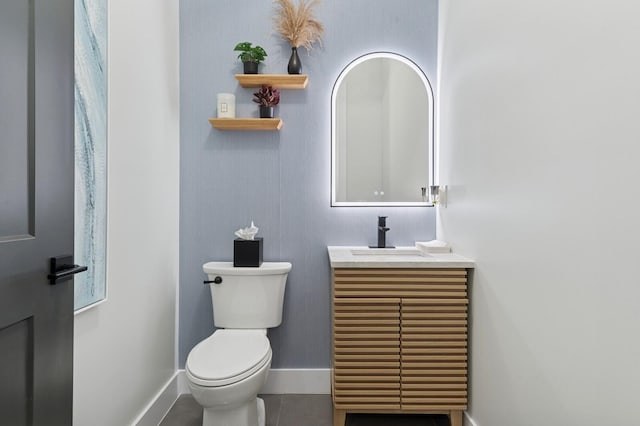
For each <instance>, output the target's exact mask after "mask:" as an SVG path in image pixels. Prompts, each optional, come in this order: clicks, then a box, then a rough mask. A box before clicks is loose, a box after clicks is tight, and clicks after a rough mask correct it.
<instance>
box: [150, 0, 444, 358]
mask: <svg viewBox="0 0 640 426" xmlns="http://www.w3.org/2000/svg"><path fill="white" fill-rule="evenodd" d="M273 13H274V8H273V4H272V2H271V1H268V0H185V1H181V2H180V28H181V29H180V51H181V59H180V74H181V86H180V92H181V98H180V105H181V107H180V108H181V110H180V114H181V150H180V155H181V158H180V168H181V172H180V179H181V182H180V188H181V208H180V318H179V336H180V337H179V339H180V342H179V360H180V361H179V362H180V366H181V367H182V366H184V362H185V360H186V357H187V355H188V353H189V351H190V350H191V348H192V347H193V346H194V345H195V344H196V343H198V342H199V341H200V340H202V339H203V338H205V337H206V336H208V335H209V334H211V332H212V330H213V318H212V309H211V297H210V294H209V289H208V287H205V286H203V285H202V280H203V279H204V278H205V276H204V274H203V272H202V264H203V263H205V262H207V261H212V260H219V261H230V260H232V257H233V242H232V241H233V238H234V235H233V232H234V231H235V230H236V229H238V228H240V227H244V226H246V225H247V224H248V223H249V222H250V221H251V220H254V221H255V223H256V225H257V226H259V227H260V233H259V235H260V236H262V237H264V257H265V259H264V260H265V261H289V262H291V263H292V264H293V269H292V271H291V273H290V274H289V279H288V282H287V290H286V295H285V307H284V318H283V323H282V325H281V326H280V327H279V328H276V329H273V330H270V331H269V336H270V340H271V345H272V347H273V351H274V358H273V363H272V366H273V367H275V368H326V367H328V366H329V359H330V268H329V261H328V256H327V250H326V246H327V245H368V244H373V243H375V241H376V222H377V216H378V215H382V214H384V215H387V216H389V219H388V224H389V226H390V228H391V231H390V232H389V233H388V242H389V243H390V244H395V245H413V243H414V241H416V240H422V241H423V240H429V239H433V238H435V211H434V209H432V208H424V207H423V208H420V207H410V208H378V207H376V208H373V207H366V208H364V207H358V208H349V207H341V208H331V207H330V188H329V187H330V168H331V165H330V164H331V163H330V155H331V149H330V97H331V90H332V87H333V83H334V81H335V80H336V78H337V76H338V74H339V73H340V71H341V70H342V69H343V68H344V67H345V66H346V65H347V64H348V63H349V62H350V61H351V60H353V59H354V58H356V57H357V56H360V55H362V54H364V53H369V52H373V51H392V52H397V53H400V54H402V55H405V56H407V57H409V58H411V59H412V60H414V61H415V62H416V63H417V64H418V65H419V66H420V67H421V68H422V69H423V70H424V71H425V73H426V74H427V76H428V77H429V79H430V80H431V81H432V82H435V77H436V76H435V72H436V57H437V54H436V51H437V19H438V18H437V17H438V11H437V0H399V1H388V0H348V1H347V0H324V1H323V2H322V3H321V4H320V6H319V7H318V8H317V17H318V19H319V20H320V21H321V22H322V23H323V24H324V26H325V35H324V39H323V44H322V46H316V47H315V48H314V49H313V50H312V51H311V52H310V55H307V53H306V51H305V50H304V49H302V50H301V52H300V53H301V55H300V57H301V59H302V63H303V73H305V74H308V75H309V85H308V87H307V89H306V90H283V91H282V97H281V101H280V106H279V107H277V109H276V114H277V115H278V116H280V117H281V118H282V119H283V121H284V126H283V128H282V130H280V131H279V132H243V131H240V132H223V131H218V130H215V129H212V128H211V126H210V125H209V122H208V121H207V119H208V118H209V117H215V114H216V94H217V93H219V92H232V93H235V95H236V101H237V116H238V117H246V116H256V108H257V106H256V104H254V103H252V102H251V98H252V92H253V90H252V89H243V88H241V87H240V86H239V85H238V83H237V82H236V80H235V78H234V74H235V73H239V72H242V71H241V67H242V64H241V63H240V62H239V61H238V60H237V59H236V54H235V53H234V52H233V47H234V46H235V44H236V43H238V42H240V41H250V42H252V43H254V44H260V45H261V46H263V47H264V48H265V49H266V50H267V52H268V54H269V56H268V58H267V60H266V62H265V64H263V65H262V66H261V67H262V68H261V72H264V73H274V74H284V73H286V67H287V61H288V59H289V54H290V48H289V47H288V45H287V44H286V43H285V42H284V41H282V40H281V39H280V37H279V36H277V35H276V34H274V33H273V30H272V16H273ZM434 86H435V84H434ZM156 125H162V123H156ZM150 155H153V153H150ZM425 167H426V165H425Z"/></svg>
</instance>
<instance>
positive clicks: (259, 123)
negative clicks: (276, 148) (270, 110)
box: [209, 118, 282, 130]
mask: <svg viewBox="0 0 640 426" xmlns="http://www.w3.org/2000/svg"><path fill="white" fill-rule="evenodd" d="M209 123H211V126H213V127H215V128H216V129H219V130H280V128H281V127H282V120H281V119H279V118H210V119H209Z"/></svg>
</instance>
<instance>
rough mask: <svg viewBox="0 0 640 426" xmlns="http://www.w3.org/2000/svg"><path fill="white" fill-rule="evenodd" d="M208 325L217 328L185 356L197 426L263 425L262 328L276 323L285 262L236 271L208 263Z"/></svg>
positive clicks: (265, 353) (265, 356)
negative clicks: (210, 315)
mask: <svg viewBox="0 0 640 426" xmlns="http://www.w3.org/2000/svg"><path fill="white" fill-rule="evenodd" d="M202 268H203V270H204V272H205V273H206V274H207V275H208V277H209V281H211V283H210V284H209V286H210V289H211V299H212V301H213V323H214V324H215V326H216V327H218V329H217V330H216V331H215V332H214V333H213V334H212V335H211V336H209V337H207V338H206V339H205V340H203V341H202V342H200V343H198V344H197V345H196V346H195V347H194V348H193V349H192V350H191V352H189V356H188V357H187V362H186V364H185V373H186V376H187V382H188V384H189V388H190V389H191V393H192V395H193V397H194V398H195V400H196V401H197V402H198V403H199V404H200V405H201V406H202V407H203V410H204V415H203V420H202V424H203V426H265V409H264V402H263V401H262V399H260V398H258V392H259V391H260V389H261V388H262V386H263V385H264V384H265V382H266V381H267V374H268V372H269V368H270V367H271V355H272V353H271V345H270V343H269V339H268V338H267V328H272V327H277V326H279V325H280V323H281V322H282V307H283V302H284V289H285V284H286V281H287V274H288V273H289V271H290V270H291V264H290V263H288V262H264V263H262V265H260V266H259V267H257V268H237V267H234V266H233V263H232V262H208V263H205V264H204V265H203V267H202Z"/></svg>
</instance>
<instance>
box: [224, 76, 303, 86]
mask: <svg viewBox="0 0 640 426" xmlns="http://www.w3.org/2000/svg"><path fill="white" fill-rule="evenodd" d="M236 80H238V83H240V86H242V87H260V86H262V85H271V86H273V87H275V88H277V89H304V88H305V87H307V83H308V82H309V78H308V77H307V75H306V74H236Z"/></svg>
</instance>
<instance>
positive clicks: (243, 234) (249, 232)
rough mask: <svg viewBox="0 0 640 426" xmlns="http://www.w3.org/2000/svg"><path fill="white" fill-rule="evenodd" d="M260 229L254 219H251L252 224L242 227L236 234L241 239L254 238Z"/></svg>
mask: <svg viewBox="0 0 640 426" xmlns="http://www.w3.org/2000/svg"><path fill="white" fill-rule="evenodd" d="M258 229H259V228H258V227H257V226H256V225H254V224H253V221H251V226H247V227H246V228H240V229H238V230H237V231H236V232H235V234H236V237H238V238H240V239H243V240H253V239H254V238H255V236H256V234H257V233H258Z"/></svg>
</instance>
